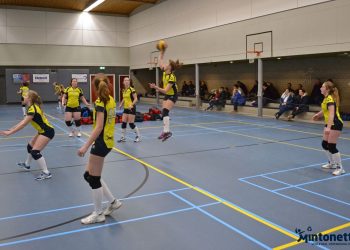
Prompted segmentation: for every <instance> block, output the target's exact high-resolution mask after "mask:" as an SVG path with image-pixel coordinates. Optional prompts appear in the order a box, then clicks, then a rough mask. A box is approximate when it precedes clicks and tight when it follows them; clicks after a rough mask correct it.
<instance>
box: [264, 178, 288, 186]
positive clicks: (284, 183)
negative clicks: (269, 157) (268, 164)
mask: <svg viewBox="0 0 350 250" xmlns="http://www.w3.org/2000/svg"><path fill="white" fill-rule="evenodd" d="M261 177H263V178H265V179H268V180H271V181H274V182H278V183H281V184H283V185H286V186H292V184H289V183H287V182H284V181H280V180H277V179H274V178H271V177H267V176H265V175H262V176H261Z"/></svg>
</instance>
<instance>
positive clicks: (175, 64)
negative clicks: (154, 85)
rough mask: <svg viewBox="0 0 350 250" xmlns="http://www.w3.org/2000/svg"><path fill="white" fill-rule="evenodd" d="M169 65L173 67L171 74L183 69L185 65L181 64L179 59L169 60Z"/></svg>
mask: <svg viewBox="0 0 350 250" xmlns="http://www.w3.org/2000/svg"><path fill="white" fill-rule="evenodd" d="M169 65H170V66H171V72H173V71H175V70H177V69H179V68H181V67H182V65H183V63H180V61H179V59H177V60H176V61H173V60H169Z"/></svg>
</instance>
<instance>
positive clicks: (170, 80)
mask: <svg viewBox="0 0 350 250" xmlns="http://www.w3.org/2000/svg"><path fill="white" fill-rule="evenodd" d="M169 84H171V85H172V87H171V88H170V89H169V90H168V92H166V93H165V94H166V95H177V85H176V76H175V75H174V73H170V74H166V73H165V72H163V86H164V88H166V87H167V86H168V85H169Z"/></svg>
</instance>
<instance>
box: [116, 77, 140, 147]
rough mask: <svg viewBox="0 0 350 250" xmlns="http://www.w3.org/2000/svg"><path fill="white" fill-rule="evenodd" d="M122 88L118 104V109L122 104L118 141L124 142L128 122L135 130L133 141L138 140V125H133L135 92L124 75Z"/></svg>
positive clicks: (135, 101)
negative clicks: (122, 110) (120, 99)
mask: <svg viewBox="0 0 350 250" xmlns="http://www.w3.org/2000/svg"><path fill="white" fill-rule="evenodd" d="M123 84H124V90H123V101H121V103H120V104H119V109H120V108H121V107H122V106H123V107H124V112H123V117H122V137H121V138H120V139H119V140H118V142H125V141H126V139H125V132H126V125H127V123H129V126H130V128H131V129H132V130H134V131H135V133H136V137H135V140H134V142H140V141H141V137H140V131H139V129H138V127H137V126H136V125H135V123H134V122H135V115H136V103H137V94H136V91H135V89H134V88H133V87H132V86H130V78H129V77H125V78H124V80H123Z"/></svg>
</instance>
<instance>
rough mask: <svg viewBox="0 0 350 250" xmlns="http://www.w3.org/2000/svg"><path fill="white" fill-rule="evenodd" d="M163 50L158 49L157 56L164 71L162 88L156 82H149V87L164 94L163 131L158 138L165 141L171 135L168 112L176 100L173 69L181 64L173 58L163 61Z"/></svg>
mask: <svg viewBox="0 0 350 250" xmlns="http://www.w3.org/2000/svg"><path fill="white" fill-rule="evenodd" d="M164 52H165V49H164V50H161V51H160V56H159V67H160V68H161V69H162V70H163V71H164V72H163V86H164V88H160V87H158V86H157V85H156V84H154V83H151V84H150V87H151V88H153V89H156V91H159V92H161V93H163V94H165V97H164V101H163V111H162V116H163V132H162V133H161V135H160V136H159V137H158V139H160V140H162V141H165V140H167V139H168V138H169V137H171V136H172V133H171V132H170V118H169V112H170V110H171V109H172V108H173V107H174V105H175V103H176V100H177V95H178V94H177V92H178V88H177V85H176V76H175V74H174V71H175V70H176V69H179V68H180V67H181V66H182V63H180V62H179V60H177V61H173V60H169V63H168V64H166V63H164V61H163V59H164Z"/></svg>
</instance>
